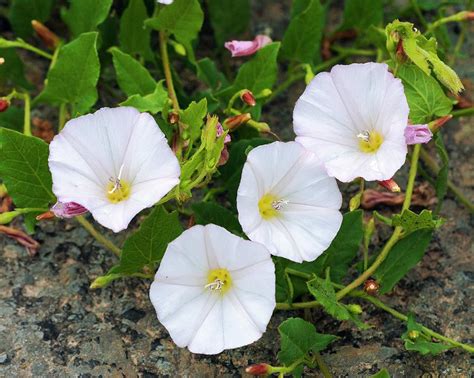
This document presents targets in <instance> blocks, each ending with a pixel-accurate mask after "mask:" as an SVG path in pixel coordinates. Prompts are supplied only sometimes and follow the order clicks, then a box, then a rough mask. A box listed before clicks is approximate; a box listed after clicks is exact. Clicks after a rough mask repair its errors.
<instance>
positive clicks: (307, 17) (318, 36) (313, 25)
mask: <svg viewBox="0 0 474 378" xmlns="http://www.w3.org/2000/svg"><path fill="white" fill-rule="evenodd" d="M302 3H304V4H305V5H306V4H307V6H305V7H304V8H303V10H302V11H301V12H297V11H296V10H295V9H297V8H302V5H301V4H302ZM325 13H326V8H325V7H323V6H322V5H321V2H320V0H309V1H307V0H296V1H294V2H293V12H292V14H293V15H292V18H291V21H290V25H289V26H288V29H286V32H285V35H284V37H283V41H282V44H281V55H282V56H283V57H285V58H287V59H289V60H292V61H297V62H300V63H309V64H311V63H313V62H314V60H315V58H316V57H317V60H319V59H320V58H319V54H320V50H321V40H322V37H323V30H324V23H325Z"/></svg>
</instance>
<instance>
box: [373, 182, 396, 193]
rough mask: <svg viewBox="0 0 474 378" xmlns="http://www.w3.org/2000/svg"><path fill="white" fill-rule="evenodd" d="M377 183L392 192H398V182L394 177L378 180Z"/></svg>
mask: <svg viewBox="0 0 474 378" xmlns="http://www.w3.org/2000/svg"><path fill="white" fill-rule="evenodd" d="M378 183H379V185H381V186H383V187H384V188H385V189H388V190H390V191H391V192H393V193H398V192H400V187H399V186H398V184H397V183H396V182H395V180H394V179H389V180H384V181H379V182H378Z"/></svg>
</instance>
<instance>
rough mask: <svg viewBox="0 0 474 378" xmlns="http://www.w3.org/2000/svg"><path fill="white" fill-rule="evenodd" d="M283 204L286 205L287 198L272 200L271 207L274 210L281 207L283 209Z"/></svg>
mask: <svg viewBox="0 0 474 378" xmlns="http://www.w3.org/2000/svg"><path fill="white" fill-rule="evenodd" d="M284 205H288V200H285V199H281V200H278V201H273V202H272V207H273V208H274V209H275V210H281V209H283V206H284Z"/></svg>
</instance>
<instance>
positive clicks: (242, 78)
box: [233, 42, 280, 93]
mask: <svg viewBox="0 0 474 378" xmlns="http://www.w3.org/2000/svg"><path fill="white" fill-rule="evenodd" d="M279 49H280V43H279V42H274V43H270V44H269V45H267V46H265V47H264V48H262V49H260V50H259V51H258V52H257V53H256V54H255V56H254V57H253V58H252V59H251V60H250V61H248V62H247V63H245V64H243V65H242V66H241V67H240V69H239V72H238V73H237V77H236V78H235V81H234V85H233V91H234V92H237V91H239V90H241V89H249V90H250V91H252V92H253V93H259V92H261V91H262V90H264V89H267V88H272V87H273V85H274V84H275V81H276V78H277V72H278V66H277V56H278V50H279Z"/></svg>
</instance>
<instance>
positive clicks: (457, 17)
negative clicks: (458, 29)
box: [426, 11, 468, 33]
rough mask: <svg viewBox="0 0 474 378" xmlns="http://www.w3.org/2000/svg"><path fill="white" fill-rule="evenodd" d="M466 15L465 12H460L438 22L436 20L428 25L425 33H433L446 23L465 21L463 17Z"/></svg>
mask: <svg viewBox="0 0 474 378" xmlns="http://www.w3.org/2000/svg"><path fill="white" fill-rule="evenodd" d="M467 13H468V12H467V11H462V12H458V13H455V14H453V15H451V16H447V17H443V18H440V19H439V20H436V21H435V22H433V23H431V24H429V25H428V27H427V30H426V32H427V33H433V31H434V30H435V29H437V28H439V27H440V26H441V25H444V24H447V23H448V22H461V21H465V16H466V14H467Z"/></svg>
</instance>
